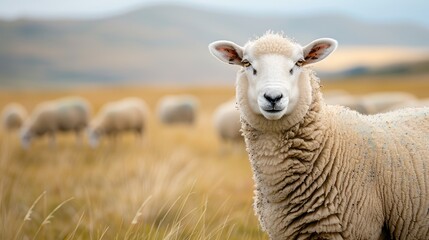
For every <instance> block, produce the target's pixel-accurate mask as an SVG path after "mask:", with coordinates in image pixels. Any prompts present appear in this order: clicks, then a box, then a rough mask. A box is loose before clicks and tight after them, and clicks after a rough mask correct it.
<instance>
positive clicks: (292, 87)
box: [209, 34, 337, 120]
mask: <svg viewBox="0 0 429 240" xmlns="http://www.w3.org/2000/svg"><path fill="white" fill-rule="evenodd" d="M336 46H337V42H336V41H335V40H333V39H318V40H316V41H313V42H312V43H310V44H309V45H307V46H305V47H301V46H300V45H299V44H297V43H294V42H292V41H290V40H289V39H287V38H284V37H282V36H281V35H278V34H268V35H265V36H263V37H261V38H260V39H258V40H256V41H254V42H249V43H248V44H246V45H245V46H244V47H241V46H239V45H237V44H235V43H233V42H228V41H217V42H214V43H212V44H210V46H209V49H210V52H211V53H212V54H213V55H214V56H215V57H217V58H218V59H220V60H221V61H223V62H227V63H229V64H236V65H240V66H242V68H243V69H242V71H243V73H244V74H245V75H246V78H247V81H248V84H247V86H248V89H247V90H246V91H247V98H248V99H247V100H248V104H249V107H250V109H251V110H252V111H253V112H254V113H255V114H261V115H263V116H264V117H265V118H266V119H268V120H278V119H280V118H282V117H283V116H285V115H289V114H290V113H292V112H293V111H294V109H295V108H296V106H297V104H298V102H299V98H300V89H299V86H300V85H299V80H300V74H301V71H302V68H303V67H304V66H305V65H307V64H311V63H315V62H318V61H320V60H322V59H323V58H325V57H327V56H328V55H329V54H330V53H331V52H332V51H333V50H335V48H336ZM238 84H240V83H238Z"/></svg>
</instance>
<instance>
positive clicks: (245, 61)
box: [241, 59, 252, 67]
mask: <svg viewBox="0 0 429 240" xmlns="http://www.w3.org/2000/svg"><path fill="white" fill-rule="evenodd" d="M241 63H243V66H244V67H250V66H251V65H252V64H250V62H249V61H248V60H245V59H244V60H243V61H241Z"/></svg>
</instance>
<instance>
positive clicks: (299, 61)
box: [295, 59, 304, 67]
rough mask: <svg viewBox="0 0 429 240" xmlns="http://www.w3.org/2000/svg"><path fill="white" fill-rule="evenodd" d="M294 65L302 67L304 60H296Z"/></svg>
mask: <svg viewBox="0 0 429 240" xmlns="http://www.w3.org/2000/svg"><path fill="white" fill-rule="evenodd" d="M295 65H297V66H298V67H301V66H302V65H304V59H300V60H298V61H297V62H296V63H295Z"/></svg>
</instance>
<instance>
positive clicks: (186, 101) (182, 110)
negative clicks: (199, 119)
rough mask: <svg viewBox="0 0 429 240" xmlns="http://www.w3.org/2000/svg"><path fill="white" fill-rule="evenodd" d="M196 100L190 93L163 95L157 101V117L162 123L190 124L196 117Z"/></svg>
mask: <svg viewBox="0 0 429 240" xmlns="http://www.w3.org/2000/svg"><path fill="white" fill-rule="evenodd" d="M197 107H198V100H197V99H196V98H195V97H193V96H190V95H177V96H164V97H163V98H162V99H161V100H160V101H159V103H158V106H157V112H158V117H159V119H160V120H161V122H162V123H164V124H181V123H184V124H189V125H192V124H193V123H194V121H195V118H196V111H197Z"/></svg>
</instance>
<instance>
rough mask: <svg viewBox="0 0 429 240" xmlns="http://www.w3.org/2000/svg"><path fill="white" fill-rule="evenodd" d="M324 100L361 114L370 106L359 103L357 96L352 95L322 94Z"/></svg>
mask: <svg viewBox="0 0 429 240" xmlns="http://www.w3.org/2000/svg"><path fill="white" fill-rule="evenodd" d="M323 98H324V99H325V102H326V103H327V104H330V105H339V106H344V107H347V108H350V109H351V110H355V111H357V112H359V113H362V114H368V113H369V112H371V111H372V108H370V107H368V106H366V105H364V104H362V103H361V101H360V99H359V97H357V96H353V95H328V96H325V95H323Z"/></svg>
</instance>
